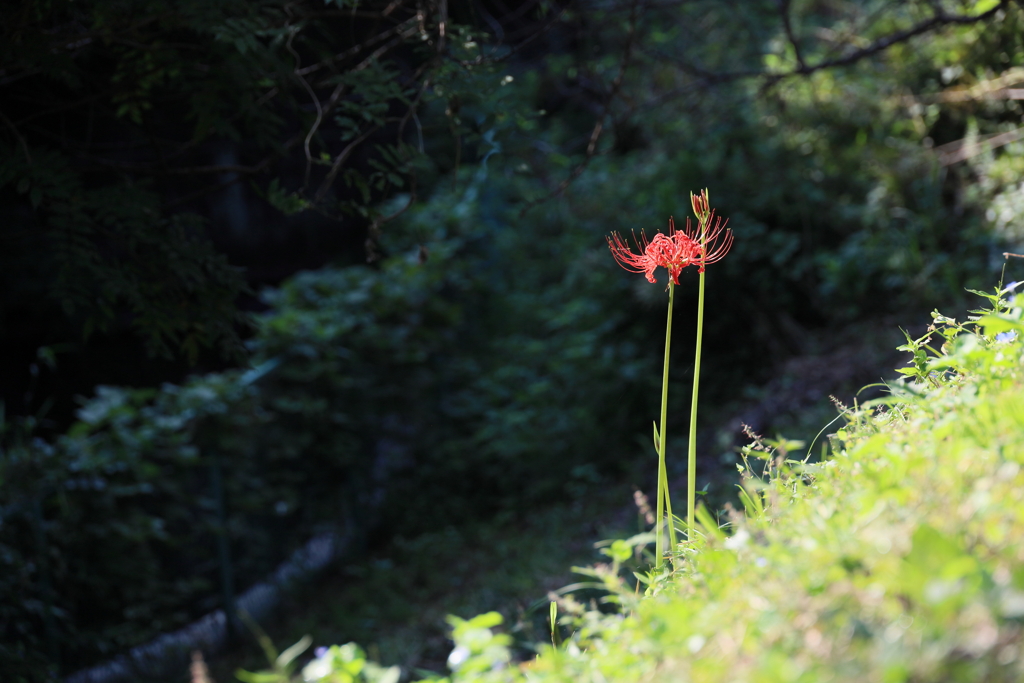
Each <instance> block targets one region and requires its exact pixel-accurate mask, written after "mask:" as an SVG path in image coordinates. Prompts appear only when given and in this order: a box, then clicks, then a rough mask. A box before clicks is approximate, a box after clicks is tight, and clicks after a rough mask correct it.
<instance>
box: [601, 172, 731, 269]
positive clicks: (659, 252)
mask: <svg viewBox="0 0 1024 683" xmlns="http://www.w3.org/2000/svg"><path fill="white" fill-rule="evenodd" d="M691 197H692V198H693V203H694V212H695V213H697V216H698V220H699V222H700V225H701V227H702V229H701V231H700V234H698V233H697V231H696V230H694V229H693V227H692V226H691V225H690V219H689V218H687V219H686V227H685V228H684V229H683V230H676V224H675V220H674V219H673V218H669V219H668V234H667V235H666V234H665V233H662V232H659V233H658V234H657V235H655V236H654V239H652V240H651V241H650V242H648V241H647V236H646V235H645V234H644V233H643V232H642V231H641V233H640V239H639V240H637V239H636V235H635V234H634V235H633V241H634V242H636V243H637V245H638V246H639V247H640V251H641V253H639V254H637V253H634V252H633V251H632V250H631V249H630V248H629V246H628V245H627V244H626V241H625V240H624V239H623V238H622V236H621V235H619V233H617V232H613V233H612V235H611V237H609V238H607V239H608V248H609V249H611V252H612V256H614V257H615V260H616V261H618V263H619V265H620V266H622V267H623V268H625V269H626V270H628V271H631V272H634V273H643V274H644V275H646V276H647V281H648V282H655V281H656V280H655V278H654V271H655V269H657V268H665V269H666V270H668V274H669V277H670V278H671V279H672V284H676V285H678V284H679V274H680V273H681V272H682V271H683V268H686V267H687V266H697V270H698V271H699V272H701V273H703V272H704V268H705V266H707V265H708V264H709V263H716V262H718V261H721V260H722V258H723V257H724V256H725V255H726V254H727V253H728V252H729V249H730V247H732V231H731V230H726V229H725V225H726V223H727V222H728V221H726V223H723V222H722V220H721V219H720V218H716V217H715V212H714V210H713V209H708V208H707V194H706V191H705V193H702V195H698V196H694V195H691ZM701 200H702V201H703V204H702V205H700V206H698V201H701ZM712 222H713V225H712Z"/></svg>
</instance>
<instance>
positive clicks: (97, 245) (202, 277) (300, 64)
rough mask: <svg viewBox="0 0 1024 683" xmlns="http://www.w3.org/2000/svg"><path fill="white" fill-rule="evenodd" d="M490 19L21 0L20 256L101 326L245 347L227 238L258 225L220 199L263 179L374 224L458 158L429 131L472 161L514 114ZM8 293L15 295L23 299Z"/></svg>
mask: <svg viewBox="0 0 1024 683" xmlns="http://www.w3.org/2000/svg"><path fill="white" fill-rule="evenodd" d="M475 20H476V19H475V13H474V12H473V11H469V12H466V11H464V10H463V8H455V7H453V8H452V14H451V15H450V16H449V12H448V4H447V3H445V2H436V1H430V2H425V3H424V2H416V3H413V2H406V1H405V0H399V1H398V2H355V3H350V2H347V1H340V0H339V1H338V2H326V3H324V2H312V1H310V2H298V3H296V2H284V1H282V0H268V1H265V2H257V3H250V2H245V1H242V0H231V1H229V2H218V3H215V4H210V3H206V2H194V1H189V2H167V1H165V0H129V1H127V2H120V1H115V0H84V1H83V0H77V1H73V0H52V1H47V2H42V3H40V2H30V1H24V2H15V3H13V4H11V6H9V7H6V8H5V9H4V21H3V22H0V102H2V104H0V216H2V221H0V239H3V240H4V243H5V247H4V249H3V250H2V253H0V258H2V261H0V264H2V265H3V268H4V270H6V271H13V272H16V273H17V276H18V278H20V279H26V278H31V279H33V280H35V281H37V282H36V284H37V289H42V290H48V291H47V292H46V293H47V295H48V297H49V298H48V299H47V298H45V297H41V296H40V294H39V292H33V294H34V295H35V296H36V297H37V298H39V299H41V300H42V301H47V300H52V301H55V302H58V303H59V304H60V310H61V312H62V313H63V314H64V315H65V316H68V327H70V328H71V329H72V330H73V331H79V332H84V334H85V336H88V335H89V333H90V332H91V331H94V330H104V329H106V328H108V327H110V326H112V325H116V326H126V325H128V326H130V327H131V328H132V329H134V330H135V331H136V332H137V334H138V335H139V336H140V337H141V338H142V340H143V341H144V342H145V345H146V348H147V349H148V351H149V352H150V353H151V354H152V355H159V356H165V357H172V356H175V357H176V356H179V355H183V356H184V357H186V358H188V359H189V360H190V361H191V362H192V363H194V362H195V361H196V358H197V356H198V350H199V348H200V347H216V348H218V350H219V353H220V354H221V355H223V356H225V357H233V358H234V359H235V360H238V359H239V358H240V355H241V347H240V335H241V334H242V333H244V332H245V331H246V330H245V328H246V324H247V322H248V320H247V318H246V316H244V315H242V314H241V313H240V312H239V310H238V309H237V301H236V299H237V298H238V296H239V294H240V293H243V292H244V283H245V280H244V277H243V276H242V274H240V273H239V272H237V271H236V270H235V269H234V268H232V267H230V266H229V265H228V263H227V262H226V260H225V259H224V258H222V257H221V256H220V255H219V254H218V253H217V248H219V249H221V250H223V248H224V243H225V242H230V241H231V239H235V240H237V239H238V236H237V235H235V236H234V237H230V236H228V235H226V233H227V232H230V231H225V230H224V229H223V227H221V226H218V225H210V221H204V220H201V219H200V215H205V216H206V218H214V219H215V220H216V221H218V222H221V221H225V220H226V219H225V217H224V215H223V214H224V213H225V212H231V211H236V212H237V211H239V207H237V206H227V205H228V204H230V203H231V202H232V201H235V199H237V198H238V197H245V191H246V190H247V189H248V186H250V185H251V187H252V189H253V190H254V194H253V196H252V197H251V198H249V200H248V201H250V202H252V201H255V202H256V203H259V204H261V205H262V204H264V202H262V201H259V200H257V199H256V196H257V195H258V196H260V197H262V198H263V199H264V200H266V202H267V203H268V204H269V206H272V207H274V208H275V209H277V210H279V211H281V212H283V213H285V214H293V213H297V212H300V211H304V210H310V209H312V210H315V211H317V212H320V213H323V214H325V215H326V216H329V217H330V218H331V219H332V221H333V222H334V223H335V225H334V227H335V229H338V228H341V229H345V230H348V231H350V232H354V233H357V234H356V237H357V240H356V241H362V240H361V238H359V237H358V233H359V232H361V231H362V232H365V230H366V225H367V224H369V225H370V226H371V228H372V226H375V225H376V224H377V223H379V222H380V221H382V220H384V219H385V218H386V216H383V215H381V214H379V212H378V211H377V210H376V209H375V206H376V204H377V203H378V202H379V201H380V200H381V199H383V198H386V197H387V196H389V195H390V194H391V193H392V192H393V191H394V190H395V189H396V188H402V189H404V190H405V191H409V188H410V187H411V188H412V192H413V195H412V196H415V191H416V187H417V184H416V183H417V180H416V178H417V176H418V175H421V174H423V173H424V172H425V171H428V172H429V171H432V169H433V168H435V167H436V166H437V165H438V163H439V162H438V161H431V159H430V158H428V157H427V155H426V150H425V146H424V140H425V138H429V139H430V140H431V143H432V144H431V150H430V151H431V154H432V155H435V156H436V155H441V156H443V154H444V152H443V150H444V144H448V145H449V146H450V147H452V148H453V149H454V157H455V159H454V161H453V163H452V165H454V166H458V164H459V163H460V150H461V148H462V146H463V145H471V144H475V140H476V139H477V138H478V137H479V135H480V134H481V133H482V132H483V131H484V130H490V131H491V133H492V134H493V132H494V130H495V129H497V128H500V127H501V124H500V123H496V119H498V118H508V114H509V107H508V103H507V101H506V98H504V97H503V96H502V92H500V90H501V87H500V80H499V79H500V76H499V75H497V74H496V73H495V66H494V57H495V54H494V53H493V51H491V53H490V54H487V55H484V54H483V52H482V50H483V47H484V42H479V43H478V42H476V40H475V39H474V38H475V34H474V31H475V29H472V28H471V27H470V26H469V25H468V24H467V22H468V23H474V21H475ZM456 102H457V103H458V104H453V103H456ZM460 107H461V108H462V109H463V110H464V111H466V112H469V111H472V112H473V118H472V119H471V120H470V119H467V120H466V121H465V122H464V121H463V119H462V118H460V114H459V109H460ZM496 111H500V112H501V114H500V115H499V114H496V113H495V112H496ZM441 140H447V141H448V143H442V144H440V145H439V144H437V143H438V142H440V141H441ZM442 165H443V162H442ZM427 176H428V179H429V177H430V173H427ZM211 181H212V182H211ZM239 183H242V184H243V185H244V186H245V189H243V188H239V187H235V190H237V192H236V194H234V195H231V196H230V197H229V198H228V199H225V197H226V196H227V195H224V191H225V190H226V189H227V188H232V187H233V186H237V185H238V184H239ZM218 193H219V194H218ZM232 197H233V198H235V199H232ZM218 202H219V204H218ZM218 206H219V207H220V208H218ZM242 208H243V209H244V207H242ZM267 208H269V207H267ZM264 213H265V212H264ZM211 214H212V216H211ZM247 214H248V215H254V212H247ZM346 217H347V218H346ZM226 222H229V223H230V220H227V221H226ZM339 223H340V225H339ZM234 229H235V230H236V231H237V230H241V231H243V232H245V233H246V234H247V236H248V237H249V239H250V240H252V239H253V238H254V237H255V236H256V235H258V234H259V232H260V230H259V228H258V226H249V225H241V226H240V227H236V228H234ZM214 238H216V239H214ZM215 242H216V243H217V244H218V247H217V248H215V247H214V243H215ZM236 250H237V249H236ZM25 260H33V261H36V263H35V267H34V268H32V269H28V268H24V267H19V266H18V264H19V262H22V261H25ZM12 279H13V278H12ZM12 288H13V283H12ZM5 289H6V288H5ZM0 303H2V304H3V306H4V309H7V310H8V311H11V312H9V313H8V315H11V316H12V318H13V317H15V316H14V313H13V312H14V311H17V310H18V306H19V303H20V302H19V301H18V300H16V299H13V298H5V300H3V301H0ZM4 309H0V312H2V311H4ZM15 319H16V318H15ZM125 319H127V321H126V320H125ZM64 334H65V335H68V330H65V331H64ZM61 341H67V339H64V340H61Z"/></svg>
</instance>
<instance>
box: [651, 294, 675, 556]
mask: <svg viewBox="0 0 1024 683" xmlns="http://www.w3.org/2000/svg"><path fill="white" fill-rule="evenodd" d="M675 296H676V290H675V285H673V284H672V278H671V277H670V278H669V281H668V320H667V321H666V322H665V368H664V370H663V371H662V374H661V419H660V420H659V425H658V502H657V507H658V521H657V526H656V527H655V532H654V533H655V536H654V552H655V554H656V555H657V559H656V560H655V567H661V565H662V563H663V562H664V561H665V538H664V533H663V532H662V527H663V526H664V525H665V517H666V514H667V516H668V535H669V543H670V544H671V546H670V547H671V548H675V547H676V527H675V523H674V521H673V518H672V500H671V499H670V497H669V492H668V470H667V469H666V467H665V444H666V441H667V439H666V437H665V421H666V419H667V417H668V363H669V356H670V352H671V349H672V308H673V304H674V303H675Z"/></svg>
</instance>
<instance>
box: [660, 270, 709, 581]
mask: <svg viewBox="0 0 1024 683" xmlns="http://www.w3.org/2000/svg"><path fill="white" fill-rule="evenodd" d="M673 304H675V286H674V285H673V284H672V281H671V279H670V280H669V283H668V320H667V322H666V323H665V368H664V371H663V372H662V376H661V421H660V429H659V430H658V431H657V432H656V437H657V438H656V439H655V441H656V443H657V446H658V501H657V508H658V523H657V526H656V527H655V540H654V549H655V553H656V555H657V560H656V562H655V566H656V567H661V565H662V563H663V562H664V560H665V547H664V543H665V538H664V534H663V532H662V527H663V526H665V524H666V521H665V520H666V517H667V519H668V522H667V523H668V541H669V544H670V545H669V548H670V549H672V550H674V549H675V548H676V545H677V541H676V525H675V518H674V517H673V516H672V501H671V499H670V498H669V493H668V471H667V469H666V467H665V442H666V439H665V421H666V418H667V417H668V364H669V354H670V351H671V348H672V308H673ZM703 332H704V272H703V271H701V273H700V290H699V294H698V295H697V352H696V356H695V358H694V362H693V398H692V399H691V403H690V438H689V442H688V444H687V458H686V460H687V462H686V538H687V539H688V540H690V541H692V540H693V539H694V536H693V519H694V507H695V501H696V498H697V389H698V388H699V387H700V349H701V340H702V337H703Z"/></svg>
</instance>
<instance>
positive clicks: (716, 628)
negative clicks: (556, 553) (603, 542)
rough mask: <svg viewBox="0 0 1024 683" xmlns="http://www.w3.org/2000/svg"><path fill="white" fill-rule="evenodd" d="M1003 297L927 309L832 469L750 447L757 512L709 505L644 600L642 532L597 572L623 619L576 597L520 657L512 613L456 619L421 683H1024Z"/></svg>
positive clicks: (1014, 394)
mask: <svg viewBox="0 0 1024 683" xmlns="http://www.w3.org/2000/svg"><path fill="white" fill-rule="evenodd" d="M1006 293H1007V290H1004V291H1003V292H1001V293H997V294H995V295H986V296H988V297H989V298H990V299H991V300H992V302H993V307H992V308H990V309H987V310H984V311H979V312H978V314H979V315H977V316H974V317H973V318H972V319H971V320H972V321H973V322H970V321H969V322H967V323H958V322H956V321H955V320H952V319H950V318H946V317H944V316H941V315H939V314H938V313H936V314H934V318H935V328H936V331H935V332H932V333H929V335H927V336H926V337H925V338H922V339H917V340H914V339H908V344H907V345H906V347H904V348H905V350H908V351H911V352H912V353H914V359H913V360H912V361H911V366H910V367H908V368H905V369H904V370H903V374H905V375H907V380H906V381H905V382H898V383H894V384H893V385H892V387H891V388H892V396H891V397H888V398H886V399H880V400H878V401H875V402H873V403H872V404H865V405H860V406H855V407H854V408H849V409H846V410H845V412H844V415H845V417H846V418H847V424H846V426H845V427H843V428H841V429H839V430H838V431H837V432H836V433H835V434H833V435H830V439H831V444H832V455H831V457H829V458H828V459H826V460H824V461H821V462H811V461H808V460H807V459H806V458H805V459H800V458H799V457H797V456H796V455H795V453H794V452H793V451H792V450H791V449H792V448H793V447H794V446H795V444H792V443H787V442H785V441H780V442H775V443H768V442H761V441H758V442H755V443H754V444H752V445H751V446H750V447H748V448H746V449H744V455H745V466H744V467H741V470H742V474H743V477H744V479H743V486H742V494H741V498H742V499H743V500H744V502H745V506H746V510H745V514H744V513H739V512H736V511H735V510H731V509H727V510H726V511H725V514H724V515H723V518H724V519H725V520H727V521H726V522H725V523H724V525H722V526H721V527H720V524H719V521H718V520H716V519H715V518H714V517H713V516H712V515H711V514H710V513H709V512H707V511H706V510H705V511H704V512H703V513H702V515H701V517H702V529H701V532H700V534H698V537H697V539H696V540H695V541H694V542H693V543H683V544H681V545H680V547H679V549H678V554H677V556H676V558H675V562H674V570H673V571H671V572H665V573H663V574H661V575H653V574H650V573H649V574H647V575H642V574H641V575H637V578H639V579H640V580H641V581H643V582H644V583H645V584H646V586H647V589H646V591H645V592H644V594H643V595H642V596H638V595H636V594H635V593H634V589H633V587H632V585H631V584H632V579H631V580H630V581H626V580H624V579H623V578H622V577H621V575H620V572H621V569H622V566H623V563H624V562H628V560H629V558H630V556H631V555H632V547H631V546H632V545H633V544H635V543H637V542H641V543H643V542H644V541H649V539H634V540H633V541H631V542H625V543H624V542H618V545H619V546H621V547H618V548H617V547H616V545H612V546H611V547H610V549H609V550H608V551H607V554H608V555H609V557H610V559H611V563H609V564H607V565H598V566H596V567H594V568H591V569H589V570H586V571H585V573H586V574H589V575H590V576H591V577H592V579H593V580H594V582H595V584H596V585H601V586H603V587H604V588H605V590H606V591H607V599H606V601H607V602H609V603H611V604H615V605H618V606H619V608H620V609H619V610H617V611H616V612H615V613H607V611H606V610H599V609H595V608H594V607H593V606H587V605H585V604H581V603H579V602H576V601H574V600H572V599H571V598H568V599H563V600H562V601H561V602H560V604H561V608H562V614H563V617H562V618H561V620H560V624H561V626H562V627H564V632H566V633H567V634H571V636H570V637H568V639H567V640H566V641H565V643H561V644H559V645H558V646H549V645H541V646H539V647H538V650H539V653H540V654H539V656H538V657H537V658H536V659H535V660H532V661H529V662H524V663H521V664H518V663H516V662H514V661H512V660H511V658H510V654H509V649H508V645H509V641H508V638H507V636H504V635H501V634H500V633H497V632H495V630H494V629H495V627H497V626H498V625H499V624H500V622H501V618H500V616H499V615H483V616H481V617H478V618H476V619H474V620H471V621H469V622H465V621H462V620H458V621H454V622H453V625H454V626H455V630H454V633H453V637H454V640H455V650H454V651H453V653H452V657H451V658H450V659H449V665H450V666H451V668H452V669H453V674H452V675H451V677H450V678H445V679H441V678H438V677H434V678H429V679H428V680H432V681H439V680H451V681H525V680H530V681H546V680H552V681H554V680H559V681H568V680H571V681H589V680H599V681H636V680H666V681H668V680H695V681H719V680H723V681H724V680H729V681H820V680H837V681H855V680H878V681H916V680H943V681H979V680H985V681H1016V680H1020V677H1021V672H1022V667H1024V660H1022V658H1021V656H1022V654H1021V653H1022V651H1021V645H1022V635H1024V634H1022V631H1021V625H1020V621H1021V618H1022V616H1024V555H1022V554H1021V545H1020V540H1019V539H1020V538H1021V537H1022V535H1024V499H1022V494H1021V491H1022V490H1024V469H1022V464H1024V393H1022V389H1021V377H1022V367H1024V296H1018V297H1016V298H1015V299H1014V300H1013V301H1012V302H1007V301H1006V300H1005V298H1003V297H1004V295H1005V294H1006ZM932 342H934V345H932ZM940 345H941V349H939V348H938V347H939V346H940ZM592 604H593V603H592ZM309 671H314V670H313V669H309ZM314 673H318V674H319V673H321V672H320V670H315V671H314ZM282 680H283V679H282ZM307 680H309V678H308V677H307ZM314 680H330V678H329V677H327V678H317V677H314Z"/></svg>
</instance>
